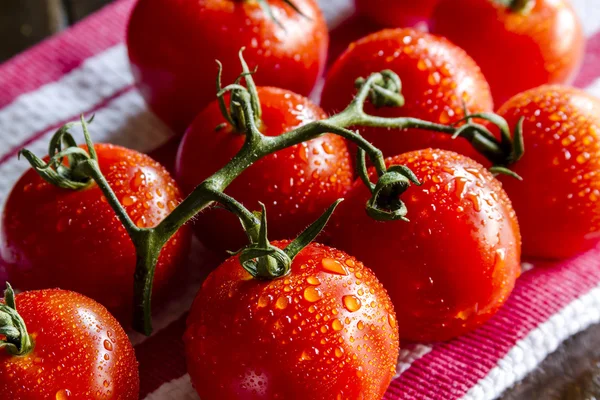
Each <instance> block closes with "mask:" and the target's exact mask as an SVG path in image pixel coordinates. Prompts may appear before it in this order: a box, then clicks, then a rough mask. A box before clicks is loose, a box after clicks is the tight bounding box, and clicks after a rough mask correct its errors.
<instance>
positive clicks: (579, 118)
mask: <svg viewBox="0 0 600 400" xmlns="http://www.w3.org/2000/svg"><path fill="white" fill-rule="evenodd" d="M498 114H499V115H501V116H502V117H504V118H506V120H507V121H508V123H509V124H510V125H511V126H515V125H516V124H517V122H518V120H519V118H521V117H522V116H523V117H525V120H524V123H523V135H524V141H525V154H524V155H523V158H521V159H520V160H519V161H518V162H517V163H516V164H514V165H512V166H511V167H510V169H511V170H513V171H515V172H516V173H517V174H519V175H521V177H523V182H519V181H513V180H511V179H507V178H504V177H503V178H501V180H502V182H503V184H504V187H505V189H506V192H507V193H508V195H509V196H510V198H511V200H512V202H513V205H514V207H515V210H516V212H517V215H518V216H519V220H520V222H521V229H522V233H523V253H524V254H525V255H528V256H532V257H542V258H554V259H561V258H567V257H571V256H574V255H576V254H578V253H581V252H583V251H585V250H588V249H590V248H592V247H595V246H596V245H597V244H598V243H599V242H600V201H598V200H599V199H600V100H598V99H597V98H595V97H593V96H591V95H589V94H587V93H585V92H583V91H582V90H579V89H574V88H568V87H564V86H556V85H554V86H541V87H539V88H536V89H531V90H529V91H526V92H524V93H521V94H519V95H517V96H515V97H513V98H512V99H511V100H509V101H508V102H507V103H506V104H504V105H503V106H502V107H500V109H499V110H498Z"/></svg>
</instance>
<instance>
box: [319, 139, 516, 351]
mask: <svg viewBox="0 0 600 400" xmlns="http://www.w3.org/2000/svg"><path fill="white" fill-rule="evenodd" d="M386 164H387V165H388V166H390V165H403V166H405V167H408V168H410V169H411V170H412V171H413V172H414V174H415V175H416V178H417V179H418V181H420V182H421V186H411V187H409V188H403V187H399V186H398V187H396V186H387V187H382V188H381V189H379V185H378V186H377V188H378V189H377V190H376V192H375V194H374V195H372V194H371V193H370V191H369V190H368V188H367V187H365V186H364V185H363V183H362V182H360V181H357V182H356V183H355V185H354V186H353V188H352V189H351V190H350V192H349V193H348V194H347V195H346V201H344V202H343V203H342V205H341V206H340V207H339V211H338V212H337V213H336V215H335V216H334V219H335V223H334V224H333V225H332V227H331V228H330V229H329V234H330V237H331V242H332V245H334V246H336V247H338V248H340V249H342V250H346V251H352V252H353V253H354V254H356V257H357V258H359V259H361V260H364V262H365V264H366V265H369V266H370V268H372V270H373V272H374V273H375V274H376V275H377V277H378V279H380V280H381V283H382V284H383V285H384V287H385V288H386V289H387V290H388V292H389V294H390V297H391V299H392V302H393V303H394V306H395V310H396V315H397V317H398V325H399V330H400V338H401V339H409V340H415V341H439V340H447V339H451V338H454V337H456V336H459V335H462V334H464V333H466V332H469V331H471V330H473V329H475V328H477V327H478V326H480V325H482V324H483V323H484V322H485V321H486V320H488V319H489V318H490V317H491V316H492V315H494V314H495V313H496V312H497V311H498V309H499V308H500V307H501V306H502V305H503V304H504V303H505V302H506V300H507V299H508V296H509V295H510V293H511V291H512V289H513V287H514V284H515V280H516V278H517V277H518V275H519V273H520V253H521V237H520V233H519V225H518V223H517V218H516V216H515V212H514V211H513V208H512V206H511V204H510V200H509V199H508V196H507V195H506V193H505V192H504V191H503V190H502V187H501V184H500V182H498V181H497V180H496V179H495V178H494V177H493V176H492V174H491V173H489V172H488V171H487V170H486V169H485V168H484V167H482V166H481V165H480V164H478V163H477V162H475V161H473V160H471V159H469V158H467V157H464V156H462V155H459V154H456V153H453V152H449V151H444V150H432V149H427V150H418V151H414V152H409V153H405V154H402V155H399V156H395V157H392V158H389V159H387V162H386ZM374 175H375V174H374V171H371V173H370V176H371V178H373V176H374ZM400 189H406V190H405V191H404V193H403V194H402V196H401V199H403V200H404V202H405V203H406V208H408V210H409V211H408V214H407V218H409V219H410V221H405V222H399V221H397V222H385V223H382V222H378V221H375V220H373V219H372V218H370V217H369V216H368V215H367V213H365V211H364V210H365V203H367V201H369V207H368V211H369V214H371V215H372V214H373V213H382V212H383V213H385V212H387V211H386V210H387V209H388V208H389V207H391V206H394V205H395V204H396V203H397V201H398V195H397V194H396V193H397V192H396V190H400ZM373 196H374V200H369V199H372V198H373Z"/></svg>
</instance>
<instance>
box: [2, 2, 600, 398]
mask: <svg viewBox="0 0 600 400" xmlns="http://www.w3.org/2000/svg"><path fill="white" fill-rule="evenodd" d="M110 1H111V0H0V62H2V61H4V60H7V59H8V58H10V57H12V56H13V55H15V54H17V53H19V52H21V51H23V50H25V49H26V48H28V47H30V46H32V45H34V44H36V43H38V42H39V41H41V40H43V39H44V38H45V37H47V36H50V35H52V34H54V33H56V32H58V31H60V30H62V29H64V28H66V27H68V26H69V25H71V24H73V23H75V22H77V21H79V20H80V19H82V18H84V17H85V16H87V15H89V14H90V13H92V12H94V11H96V10H98V9H99V8H101V7H102V6H104V5H105V4H107V3H109V2H110ZM502 398H503V399H504V400H538V399H539V400H543V399H549V400H595V399H600V325H595V326H593V327H592V328H590V329H588V330H587V331H585V332H583V333H580V334H579V335H576V336H575V337H573V338H571V339H569V340H567V341H566V342H565V343H564V344H563V345H561V346H560V348H559V349H558V351H556V352H555V353H554V354H552V355H551V356H549V357H548V358H547V359H546V360H545V361H544V362H543V363H542V364H541V365H540V367H539V368H538V369H537V370H536V371H535V372H533V373H532V374H530V375H529V376H528V377H527V378H526V379H525V380H523V382H521V383H519V384H517V385H515V387H513V388H511V389H510V390H509V391H508V392H507V393H505V395H504V396H503V397H502Z"/></svg>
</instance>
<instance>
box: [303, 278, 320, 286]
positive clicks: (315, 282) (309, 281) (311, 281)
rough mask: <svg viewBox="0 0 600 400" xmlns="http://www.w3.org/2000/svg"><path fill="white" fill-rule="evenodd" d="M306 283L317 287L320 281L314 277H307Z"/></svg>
mask: <svg viewBox="0 0 600 400" xmlns="http://www.w3.org/2000/svg"><path fill="white" fill-rule="evenodd" d="M306 282H308V283H309V284H311V285H315V286H318V285H320V284H321V281H320V280H319V278H317V277H316V276H309V277H308V278H306Z"/></svg>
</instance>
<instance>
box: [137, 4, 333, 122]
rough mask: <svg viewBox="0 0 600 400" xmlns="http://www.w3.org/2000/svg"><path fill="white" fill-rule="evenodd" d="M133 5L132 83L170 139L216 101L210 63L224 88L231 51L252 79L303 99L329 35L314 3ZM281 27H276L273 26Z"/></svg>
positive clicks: (230, 76) (233, 66) (230, 72)
mask: <svg viewBox="0 0 600 400" xmlns="http://www.w3.org/2000/svg"><path fill="white" fill-rule="evenodd" d="M267 2H268V4H269V5H270V8H271V10H272V12H273V15H274V18H275V19H276V20H277V22H275V21H274V20H273V18H271V17H270V16H269V15H267V14H266V13H265V11H264V10H263V9H262V8H261V6H260V4H259V2H258V1H239V0H176V1H173V0H139V1H138V3H137V5H136V7H135V9H134V10H133V14H132V15H131V20H130V21H129V27H128V30H127V45H128V49H129V58H130V61H131V65H132V70H133V73H134V76H135V79H136V82H137V84H138V86H139V88H140V90H141V93H142V95H143V96H144V98H145V99H146V101H147V102H148V104H149V105H150V107H151V108H152V110H153V111H154V112H155V113H156V114H157V115H158V116H159V117H161V118H162V119H163V120H164V121H166V122H167V124H169V125H170V126H171V127H172V128H174V129H175V130H176V132H177V133H183V132H184V130H185V129H186V128H187V127H188V125H189V124H190V123H191V122H192V120H193V119H194V117H195V116H196V114H198V112H200V111H201V110H202V109H203V108H204V107H206V106H207V105H208V103H210V102H211V101H213V100H214V99H215V98H216V95H215V94H216V92H215V84H214V77H215V76H216V71H217V69H216V66H215V59H218V60H220V61H221V62H222V63H223V65H225V71H224V75H223V81H224V83H226V84H229V83H231V82H233V81H234V80H235V78H236V77H237V75H238V74H239V73H240V72H241V70H240V69H238V68H237V66H239V60H238V52H239V51H240V48H242V47H246V51H245V52H244V56H245V58H246V60H247V61H248V64H249V65H250V69H254V68H255V67H257V66H258V71H257V73H256V75H255V77H254V78H255V80H256V82H257V83H258V84H260V85H271V86H277V87H283V88H286V89H290V90H292V91H294V92H296V93H300V94H303V95H308V94H309V93H310V92H311V91H312V89H313V87H314V85H315V82H316V81H317V78H318V77H319V76H320V74H321V73H322V71H323V68H324V67H325V62H326V58H327V46H328V41H329V36H328V33H327V26H326V25H325V20H324V18H323V15H322V14H321V11H320V10H319V7H318V5H317V2H316V0H293V4H294V5H295V6H296V7H297V8H298V9H299V10H300V11H301V12H302V14H304V16H303V15H301V14H300V13H298V12H297V11H295V10H294V9H293V8H292V7H291V6H290V5H288V4H285V2H284V1H283V0H267ZM279 24H280V25H279Z"/></svg>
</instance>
